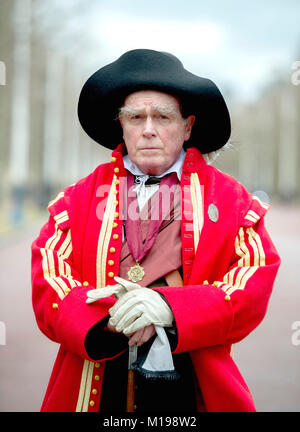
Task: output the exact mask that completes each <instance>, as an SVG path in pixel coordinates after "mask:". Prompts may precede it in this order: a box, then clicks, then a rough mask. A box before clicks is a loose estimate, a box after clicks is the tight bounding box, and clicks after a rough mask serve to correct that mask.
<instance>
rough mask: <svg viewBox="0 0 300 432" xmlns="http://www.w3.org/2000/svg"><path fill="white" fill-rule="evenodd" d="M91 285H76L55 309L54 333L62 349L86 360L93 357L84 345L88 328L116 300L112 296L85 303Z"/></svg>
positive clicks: (103, 316)
mask: <svg viewBox="0 0 300 432" xmlns="http://www.w3.org/2000/svg"><path fill="white" fill-rule="evenodd" d="M90 289H91V286H89V287H85V286H78V287H75V288H73V289H72V290H71V292H70V293H69V294H68V295H67V296H66V297H65V298H64V299H63V300H62V301H61V302H60V304H59V307H58V309H57V310H56V313H57V318H56V320H55V334H56V336H57V340H59V341H60V343H61V345H62V346H63V348H64V349H66V350H68V351H71V352H73V353H75V354H77V355H79V356H81V357H83V358H87V359H88V360H92V361H93V359H92V358H91V357H90V355H89V353H88V352H87V350H86V347H85V339H86V336H87V334H88V332H89V331H90V329H91V328H92V327H93V326H95V324H97V323H99V321H101V320H103V319H104V318H105V317H106V316H107V315H108V310H109V308H111V307H112V306H113V305H114V303H115V302H116V300H115V299H113V298H112V297H108V298H104V299H101V300H98V301H97V302H94V303H92V304H87V303H86V299H87V295H86V293H87V291H88V290H90Z"/></svg>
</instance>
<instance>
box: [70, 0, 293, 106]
mask: <svg viewBox="0 0 300 432" xmlns="http://www.w3.org/2000/svg"><path fill="white" fill-rule="evenodd" d="M69 1H70V2H71V1H72V0H69ZM86 4H89V5H90V12H91V14H85V15H86V16H87V17H88V18H87V25H86V27H85V30H84V31H85V32H86V33H87V34H88V35H90V36H91V37H92V40H93V41H94V43H95V45H94V48H95V50H91V51H90V53H89V61H87V64H88V68H89V69H90V71H91V72H93V71H94V70H95V68H98V67H101V66H103V65H104V64H106V63H109V62H111V61H114V60H115V59H116V58H117V57H119V56H120V55H121V54H123V53H124V52H125V51H127V50H130V49H135V48H150V49H157V50H161V51H169V52H171V53H173V54H175V55H176V56H178V57H179V58H180V59H181V61H182V62H183V64H184V66H185V67H186V69H188V70H190V71H191V72H193V73H195V74H198V75H202V76H206V77H209V78H211V79H213V80H215V81H216V83H217V84H218V85H219V87H220V88H221V89H222V90H223V91H225V92H227V91H228V92H229V90H230V91H232V92H233V93H234V94H235V95H236V97H237V96H238V95H239V96H241V97H243V98H247V99H248V98H253V97H255V96H256V94H257V93H259V92H260V89H261V88H262V86H264V85H265V83H266V82H269V81H270V80H272V77H274V76H275V71H277V70H281V71H282V73H283V74H284V75H285V77H286V78H287V79H288V80H289V77H290V75H291V66H292V63H293V62H294V61H296V60H300V0H264V1H262V0H248V1H241V0H240V1H238V0H205V1H201V0H185V1H184V0H165V1H164V0H152V1H141V0H139V1H138V0H130V1H124V0H114V1H111V0H94V1H93V0H90V2H86Z"/></svg>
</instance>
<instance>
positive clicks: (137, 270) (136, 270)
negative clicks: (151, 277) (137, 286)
mask: <svg viewBox="0 0 300 432" xmlns="http://www.w3.org/2000/svg"><path fill="white" fill-rule="evenodd" d="M127 274H128V279H129V280H131V281H132V282H139V281H141V280H142V279H143V277H144V275H145V272H144V268H143V267H141V266H140V265H139V263H136V264H135V265H134V266H132V267H131V268H130V269H129V271H128V272H127Z"/></svg>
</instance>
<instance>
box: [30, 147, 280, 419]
mask: <svg viewBox="0 0 300 432" xmlns="http://www.w3.org/2000/svg"><path fill="white" fill-rule="evenodd" d="M124 178H126V171H125V169H124V166H123V161H122V146H119V147H118V148H117V149H116V150H115V151H114V152H113V154H112V161H111V162H110V163H107V164H103V165H100V166H99V167H97V169H96V170H95V171H94V172H93V173H92V174H90V175H89V176H88V177H86V178H84V179H82V180H80V181H79V182H78V183H76V184H75V185H72V186H70V187H68V188H66V189H65V190H64V191H63V192H61V193H60V194H59V195H58V197H57V198H56V199H55V200H54V201H52V202H51V203H50V204H49V212H50V218H49V221H48V223H47V224H46V225H45V226H44V227H43V228H42V230H41V232H40V235H39V237H38V238H37V239H36V240H35V242H34V243H33V245H32V287H33V307H34V311H35V315H36V319H37V323H38V326H39V328H40V329H41V331H42V332H44V333H45V335H46V336H47V337H49V338H50V339H52V340H53V341H56V342H58V343H59V344H60V345H61V346H60V350H59V353H58V356H57V359H56V362H55V365H54V368H53V372H52V375H51V378H50V382H49V385H48V388H47V392H46V395H45V398H44V402H43V405H42V411H92V412H93V411H94V412H95V411H98V410H99V403H100V397H101V388H102V381H103V375H104V369H105V363H106V360H108V358H97V359H95V358H91V357H90V356H89V354H88V352H87V350H86V345H85V342H86V336H87V334H88V331H89V330H90V329H91V328H92V327H93V326H94V325H95V324H96V323H97V322H98V321H99V320H101V319H102V318H104V317H105V316H107V315H108V309H109V308H110V307H111V306H112V305H113V304H114V302H115V300H114V299H113V298H112V297H110V298H107V299H103V300H101V301H97V302H95V303H93V304H92V305H87V304H86V302H85V300H86V292H87V290H89V289H92V288H95V287H103V286H105V285H109V284H114V283H115V282H114V280H113V277H114V276H115V275H118V268H119V259H120V252H121V243H122V221H121V215H122V189H123V187H124V181H123V180H124ZM181 189H182V221H181V236H182V264H183V273H184V286H180V287H168V286H167V287H160V288H155V289H156V290H158V291H159V292H160V293H162V294H163V295H164V296H165V297H166V299H167V301H168V303H169V305H170V307H171V309H172V312H173V314H174V318H175V321H176V326H177V331H178V345H177V347H176V349H175V350H174V353H180V352H184V351H189V352H190V355H191V358H192V361H193V365H194V368H195V372H196V375H197V378H198V382H199V385H200V388H201V392H202V396H203V399H204V403H205V409H206V410H207V411H254V410H255V408H254V404H253V400H252V397H251V394H250V392H249V389H248V388H247V385H246V384H245V382H244V380H243V378H242V376H241V375H240V373H239V371H238V369H237V367H236V365H235V363H234V361H233V359H232V357H231V356H230V347H231V344H232V343H236V342H238V341H240V340H241V339H243V338H244V337H245V336H247V335H248V334H249V333H250V332H251V331H252V330H253V329H254V328H255V327H256V326H257V325H258V324H259V323H260V322H261V320H262V319H263V317H264V315H265V313H266V309H267V304H268V300H269V297H270V294H271V290H272V286H273V283H274V279H275V276H276V273H277V270H278V268H279V265H280V258H279V256H278V253H277V251H276V249H275V247H274V245H273V243H272V241H271V239H270V237H269V236H268V234H267V232H266V230H265V228H264V220H263V217H264V215H265V213H266V211H267V210H268V205H266V204H264V203H262V202H261V201H259V200H258V199H257V198H256V197H254V196H253V195H251V194H249V193H248V192H247V191H246V189H245V188H244V187H243V186H242V185H241V184H240V183H238V182H237V181H236V180H235V179H233V178H232V177H230V176H228V175H226V174H224V173H222V172H220V171H219V170H218V169H216V168H215V167H212V166H209V165H207V164H206V162H205V161H204V159H203V157H202V155H201V154H200V152H199V151H198V150H196V149H195V148H191V149H189V150H188V151H187V155H186V158H185V162H184V166H183V172H182V178H181ZM212 204H213V205H214V206H215V207H214V208H213V209H212V207H213V206H212ZM212 213H213V214H214V215H216V213H218V216H217V217H215V218H214V217H211V215H212ZM114 356H115V354H114Z"/></svg>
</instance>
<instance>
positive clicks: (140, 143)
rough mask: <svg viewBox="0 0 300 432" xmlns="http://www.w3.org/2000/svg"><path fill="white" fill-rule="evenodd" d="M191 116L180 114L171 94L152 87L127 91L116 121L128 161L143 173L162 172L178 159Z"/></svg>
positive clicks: (191, 124)
mask: <svg viewBox="0 0 300 432" xmlns="http://www.w3.org/2000/svg"><path fill="white" fill-rule="evenodd" d="M194 120H195V117H194V116H189V117H188V118H187V119H184V118H183V117H182V115H181V112H180V106H179V101H178V100H177V99H176V98H175V97H174V96H171V95H169V94H166V93H162V92H158V91H154V90H142V91H138V92H135V93H132V94H130V95H129V96H127V97H126V99H125V101H124V106H123V107H122V109H121V115H120V122H121V126H122V128H123V138H124V141H125V145H126V148H127V152H128V155H129V157H130V159H131V161H132V162H134V163H135V164H136V165H137V166H138V167H139V169H140V170H141V171H143V172H144V173H145V174H149V175H160V174H162V173H163V172H164V171H166V170H167V169H168V168H170V167H171V166H172V165H173V164H174V163H175V162H176V160H177V159H178V157H179V154H180V151H181V149H182V146H183V143H184V141H187V140H188V139H189V138H190V135H191V130H192V126H193V124H194Z"/></svg>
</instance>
